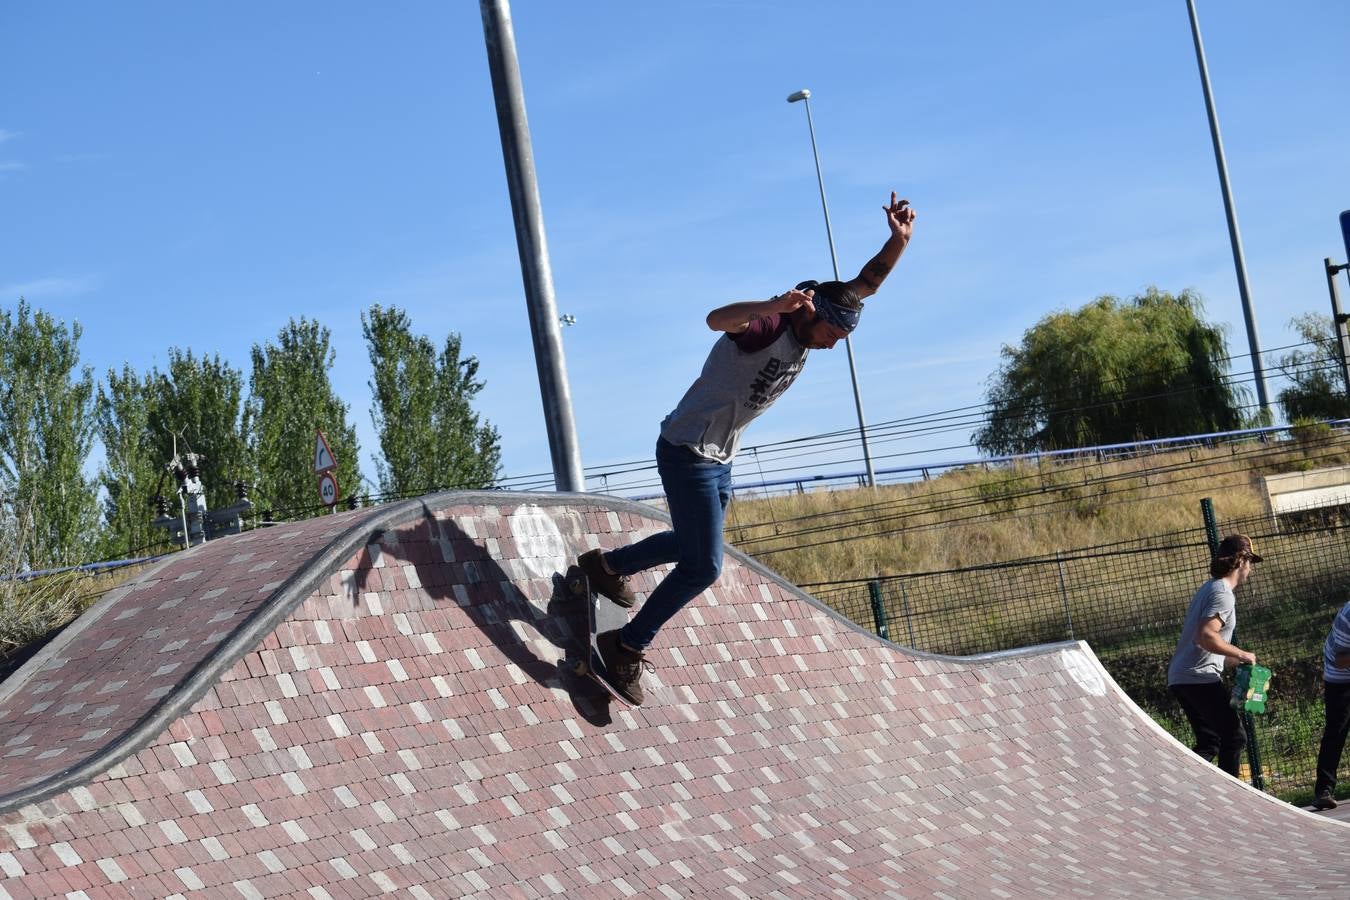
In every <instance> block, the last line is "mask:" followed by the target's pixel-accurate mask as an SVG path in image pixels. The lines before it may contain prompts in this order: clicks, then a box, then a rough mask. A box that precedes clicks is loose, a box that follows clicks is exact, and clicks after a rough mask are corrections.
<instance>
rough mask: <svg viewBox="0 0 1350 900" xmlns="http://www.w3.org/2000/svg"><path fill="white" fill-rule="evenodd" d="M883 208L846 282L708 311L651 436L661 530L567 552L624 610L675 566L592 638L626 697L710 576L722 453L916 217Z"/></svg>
mask: <svg viewBox="0 0 1350 900" xmlns="http://www.w3.org/2000/svg"><path fill="white" fill-rule="evenodd" d="M882 209H883V210H884V211H885V213H886V223H887V225H888V226H889V227H890V232H891V233H890V237H888V238H887V239H886V243H885V245H884V246H882V248H881V250H880V252H878V253H877V255H876V256H874V257H872V259H871V261H869V262H868V263H867V265H865V266H863V269H862V271H861V272H859V273H858V277H856V278H854V279H853V280H851V281H826V282H823V283H817V282H814V281H806V282H803V283H801V284H799V285H797V287H796V288H794V289H793V290H790V291H788V292H787V293H785V294H779V295H778V296H776V297H771V298H770V299H768V300H748V301H744V302H741V303H732V304H729V305H727V306H722V307H719V308H717V309H714V310H713V311H712V312H710V313H708V319H707V321H708V327H709V328H711V329H712V330H713V331H720V332H724V333H723V334H722V335H721V336H720V337H718V339H717V341H716V342H715V343H714V344H713V348H712V352H711V353H709V354H708V359H707V361H706V362H704V364H703V371H702V373H701V374H700V375H699V377H698V379H697V380H696V381H695V382H694V384H693V386H691V387H690V388H689V390H688V391H687V392H686V393H685V395H684V397H683V399H681V400H680V402H679V405H678V406H676V407H675V410H674V412H672V413H671V414H670V415H668V416H666V418H665V421H663V422H662V423H661V436H660V438H658V439H657V442H656V466H657V470H658V471H659V472H660V474H661V486H662V488H663V489H664V490H665V493H666V502H667V505H668V507H669V509H670V520H671V529H672V530H670V531H664V532H661V533H660V534H654V535H652V536H651V537H649V538H646V539H645V540H641V541H638V542H637V543H636V544H630V545H628V546H627V547H620V548H618V549H616V550H611V551H609V552H603V551H601V550H591V551H590V552H588V553H584V554H582V555H581V557H580V558H579V559H578V560H577V565H579V566H580V567H581V569H582V571H584V572H585V573H586V575H587V577H588V578H589V580H590V583H591V586H592V587H593V588H594V589H595V590H596V591H598V592H600V593H601V594H604V595H605V596H606V597H609V598H610V599H611V600H613V601H614V602H615V603H618V604H619V605H620V606H625V607H631V606H632V605H633V603H634V599H635V598H634V597H633V592H632V590H631V589H630V588H629V586H628V576H630V575H633V574H635V573H637V572H641V571H643V570H645V569H650V568H652V567H653V566H658V565H661V564H663V563H672V562H673V563H675V568H674V569H672V570H671V572H670V574H669V575H667V576H666V577H665V579H664V580H662V582H661V583H660V584H659V585H657V586H656V589H655V590H653V591H652V592H651V594H650V595H649V596H648V597H647V600H646V602H645V603H643V605H642V608H641V609H640V610H639V611H638V613H637V615H636V616H635V617H634V618H633V619H632V621H630V622H629V623H628V624H627V625H626V626H625V627H624V628H622V629H620V630H617V631H606V632H603V633H601V634H600V635H598V636H597V638H596V644H597V646H598V647H599V649H600V656H601V659H602V660H603V662H604V664H605V668H606V669H607V670H608V674H609V677H610V681H611V682H612V683H613V686H614V687H615V688H616V689H617V690H618V692H619V693H620V694H621V695H622V696H624V697H625V698H627V699H628V700H629V701H631V702H633V703H636V704H640V703H642V699H643V698H642V684H641V679H642V670H643V668H644V666H646V665H648V663H647V662H646V660H645V658H644V656H643V654H644V652H645V651H646V649H647V648H648V647H649V646H650V645H651V643H652V641H653V639H654V638H655V637H656V634H657V632H658V631H660V630H661V626H663V625H665V623H666V622H667V621H669V620H670V618H671V617H672V616H674V615H675V613H677V612H679V611H680V609H681V608H683V607H684V606H685V604H687V603H688V602H689V601H690V600H693V599H694V598H695V597H697V596H698V595H699V594H700V593H702V592H703V590H704V589H705V588H707V587H709V586H711V585H712V584H713V582H715V581H716V580H717V576H718V575H719V574H720V573H721V570H722V520H723V517H724V516H725V514H726V508H727V502H728V501H729V500H730V499H731V460H732V458H733V457H734V456H735V455H736V450H737V448H738V447H739V446H740V442H741V435H742V434H743V433H744V431H745V428H746V426H747V425H749V424H750V423H751V422H752V421H753V420H754V419H755V418H756V417H757V416H758V415H760V413H762V412H764V410H766V409H768V408H769V406H770V405H771V404H772V403H773V402H774V401H775V400H777V399H778V397H779V395H781V394H782V393H783V392H784V391H785V390H787V389H788V387H789V386H791V384H792V382H793V380H794V379H796V377H797V375H798V373H800V372H801V370H802V366H803V365H804V364H805V362H806V357H807V354H808V353H809V352H810V351H811V350H829V349H830V348H831V347H833V346H834V345H835V344H836V343H838V342H839V340H840V339H841V338H843V337H845V336H847V335H848V334H849V332H851V331H853V329H855V328H857V327H858V319H859V316H860V314H861V313H862V306H863V304H862V301H863V300H864V299H865V298H867V297H870V296H872V295H873V294H875V293H876V292H877V289H878V288H879V287H881V282H882V281H884V280H885V279H886V276H887V275H889V274H890V272H891V269H892V268H894V267H895V264H896V262H897V261H899V259H900V254H901V253H903V252H904V250H905V246H906V245H907V244H908V243H909V239H910V234H911V233H912V231H913V226H914V218H915V214H914V210H913V209H912V208H911V207H910V206H909V201H908V200H896V198H895V194H894V193H892V194H891V202H890V204H889V205H888V206H884V207H882Z"/></svg>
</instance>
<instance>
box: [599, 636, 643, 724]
mask: <svg viewBox="0 0 1350 900" xmlns="http://www.w3.org/2000/svg"><path fill="white" fill-rule="evenodd" d="M595 644H596V646H597V647H599V648H600V659H601V660H603V661H604V663H605V671H606V674H608V675H609V683H610V684H611V685H613V686H614V690H616V691H618V692H619V694H620V695H621V696H622V697H623V698H624V699H625V700H627V701H628V702H629V703H631V704H633V705H634V706H641V705H642V700H643V696H642V670H643V669H650V668H651V667H652V664H651V663H649V662H647V659H646V657H644V656H643V655H642V654H641V653H638V652H637V651H636V650H629V649H628V648H627V647H625V646H624V645H623V644H621V643H619V632H618V630H617V629H616V630H614V631H606V632H603V633H601V634H599V635H597V636H596V638H595Z"/></svg>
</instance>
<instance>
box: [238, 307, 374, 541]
mask: <svg viewBox="0 0 1350 900" xmlns="http://www.w3.org/2000/svg"><path fill="white" fill-rule="evenodd" d="M252 359H253V372H252V375H251V376H250V378H249V399H248V403H247V404H246V405H245V410H244V433H245V434H246V435H247V440H248V450H249V454H250V457H251V459H252V460H253V465H254V467H255V468H254V484H255V488H254V491H255V494H256V497H255V498H254V503H255V504H257V505H258V507H259V508H260V509H262V510H264V511H266V510H269V509H270V510H272V511H273V512H274V513H275V514H276V515H277V516H279V517H282V518H302V517H306V516H310V515H316V514H318V513H321V512H323V508H322V506H321V505H320V501H319V495H318V491H317V490H316V487H315V484H316V481H315V475H314V466H313V462H314V431H315V429H316V428H317V429H321V430H322V431H323V433H324V436H325V437H327V439H328V444H329V446H330V447H331V448H332V451H333V455H334V457H335V458H336V459H337V462H338V467H337V470H336V475H337V480H338V489H339V490H340V491H341V492H342V494H343V496H344V497H346V496H353V495H356V494H357V493H359V491H360V468H359V466H358V454H359V452H360V448H359V446H358V445H357V441H356V429H355V428H354V427H353V426H352V425H350V424H348V422H347V405H346V404H345V403H343V402H342V401H341V400H340V399H339V398H338V396H337V394H336V393H334V391H333V385H332V382H331V381H330V379H329V372H330V371H331V370H332V368H333V364H334V362H335V360H336V353H335V352H334V351H333V349H332V346H331V344H330V332H329V330H328V329H327V328H325V327H324V326H322V325H320V324H319V323H318V322H316V321H313V320H310V319H307V318H305V317H303V316H302V317H301V318H300V319H299V320H298V321H297V320H296V319H291V320H290V321H289V322H288V323H287V324H286V325H285V326H284V327H283V328H282V329H281V331H280V332H279V333H278V334H277V339H276V342H275V343H271V342H269V343H266V344H261V345H259V344H254V345H253V353H252Z"/></svg>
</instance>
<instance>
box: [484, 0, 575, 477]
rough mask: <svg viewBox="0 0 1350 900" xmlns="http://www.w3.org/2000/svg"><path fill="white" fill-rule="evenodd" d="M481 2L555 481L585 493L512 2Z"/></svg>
mask: <svg viewBox="0 0 1350 900" xmlns="http://www.w3.org/2000/svg"><path fill="white" fill-rule="evenodd" d="M479 7H480V10H481V11H482V14H483V39H484V41H485V42H486V44H487V56H488V69H489V71H490V72H491V73H492V95H493V97H494V98H495V99H496V102H497V127H498V128H499V129H500V131H501V136H502V158H503V159H504V160H505V162H506V183H507V186H508V188H509V189H510V192H511V212H512V214H513V216H514V217H515V223H516V246H517V247H518V248H519V251H520V273H521V276H522V278H523V279H524V282H525V306H526V308H527V310H528V311H529V316H530V334H531V335H532V337H533V338H534V363H535V368H537V369H538V371H539V393H540V395H541V396H542V398H543V401H544V422H545V425H546V426H547V429H548V447H549V454H550V455H551V456H552V458H553V483H554V486H555V487H556V488H557V489H558V490H560V491H584V490H585V489H586V479H585V476H584V475H583V474H582V472H581V451H580V449H579V447H578V444H577V432H576V424H575V422H574V421H573V419H572V394H571V390H570V388H569V387H568V384H567V362H566V359H565V357H564V355H563V344H562V332H561V329H559V327H558V307H557V304H556V303H555V302H554V298H553V272H552V270H551V268H550V267H549V262H548V242H547V240H546V239H545V237H544V214H543V211H542V209H541V208H540V204H539V184H538V181H537V180H536V179H535V171H534V151H533V150H532V148H531V146H530V125H529V122H528V121H526V118H525V93H524V91H523V89H522V88H521V84H520V65H519V62H518V61H517V59H516V37H515V32H514V31H513V30H512V28H511V10H510V5H509V4H508V2H507V0H480V2H479Z"/></svg>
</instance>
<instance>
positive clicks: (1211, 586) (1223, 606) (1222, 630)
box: [1167, 578, 1237, 684]
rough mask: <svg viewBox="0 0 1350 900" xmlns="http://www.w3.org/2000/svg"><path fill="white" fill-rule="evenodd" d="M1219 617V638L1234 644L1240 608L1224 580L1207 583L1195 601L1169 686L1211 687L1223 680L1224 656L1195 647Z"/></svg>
mask: <svg viewBox="0 0 1350 900" xmlns="http://www.w3.org/2000/svg"><path fill="white" fill-rule="evenodd" d="M1215 616H1218V617H1219V621H1220V622H1221V623H1222V625H1221V626H1220V627H1219V635H1220V636H1221V637H1222V638H1223V639H1224V640H1225V641H1231V640H1232V639H1233V629H1234V627H1236V626H1237V605H1236V599H1235V598H1234V597H1233V589H1232V588H1230V587H1229V586H1228V582H1226V581H1224V580H1223V579H1222V578H1215V579H1213V580H1211V581H1206V582H1205V583H1204V584H1202V585H1200V590H1198V591H1196V592H1195V596H1194V597H1192V598H1191V605H1190V607H1189V608H1188V609H1187V610H1186V623H1185V624H1184V625H1182V626H1181V638H1180V639H1179V640H1178V641H1177V650H1176V653H1174V654H1172V664H1171V665H1170V666H1168V667H1167V683H1168V684H1209V683H1211V682H1215V681H1220V680H1222V678H1223V661H1224V658H1223V656H1221V655H1219V654H1218V653H1210V652H1209V651H1208V650H1205V649H1203V648H1201V647H1199V646H1197V645H1196V643H1195V639H1196V637H1198V636H1199V634H1200V627H1201V626H1202V625H1204V624H1205V622H1207V621H1209V620H1210V619H1212V618H1214V617H1215Z"/></svg>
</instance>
